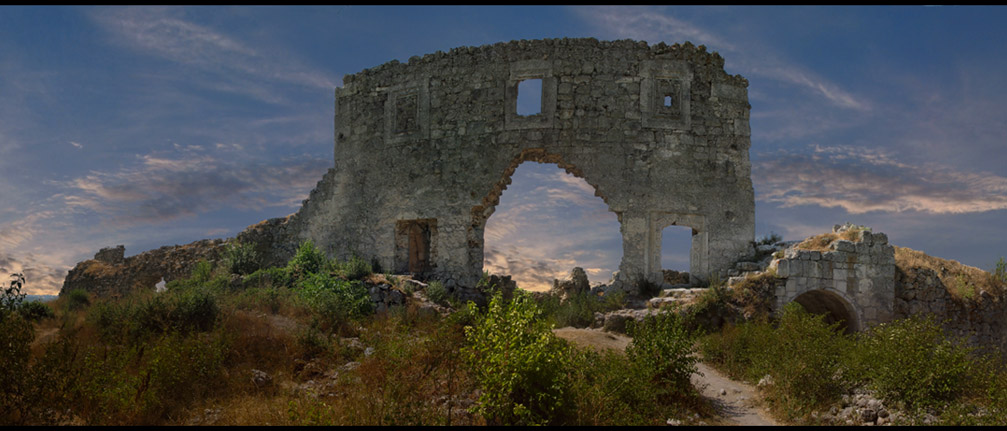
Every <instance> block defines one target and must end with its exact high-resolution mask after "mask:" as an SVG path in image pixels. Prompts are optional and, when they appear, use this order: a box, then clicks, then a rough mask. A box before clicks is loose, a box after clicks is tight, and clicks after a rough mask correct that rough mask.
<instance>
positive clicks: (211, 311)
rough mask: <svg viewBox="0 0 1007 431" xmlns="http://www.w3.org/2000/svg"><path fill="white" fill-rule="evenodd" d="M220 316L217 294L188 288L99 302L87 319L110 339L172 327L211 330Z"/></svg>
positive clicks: (140, 335)
mask: <svg viewBox="0 0 1007 431" xmlns="http://www.w3.org/2000/svg"><path fill="white" fill-rule="evenodd" d="M219 316H220V307H219V306H218V305H217V300H216V297H214V296H213V295H212V294H210V293H209V292H208V291H207V289H188V290H182V291H178V290H176V291H169V292H166V293H161V294H147V295H138V296H135V297H130V298H126V299H124V300H120V301H103V302H98V303H96V304H95V305H94V306H92V307H91V309H90V310H89V311H88V314H87V317H86V319H87V320H88V321H90V322H92V323H93V324H94V325H95V326H96V327H97V328H98V330H99V333H100V334H101V335H102V337H103V338H105V339H106V340H107V341H113V340H122V339H124V338H125V339H128V340H133V341H139V340H143V339H147V338H150V337H152V336H156V335H159V334H163V333H166V332H170V331H178V332H182V333H187V332H193V331H196V332H206V331H210V330H212V329H213V327H214V326H215V324H216V322H217V321H218V318H219Z"/></svg>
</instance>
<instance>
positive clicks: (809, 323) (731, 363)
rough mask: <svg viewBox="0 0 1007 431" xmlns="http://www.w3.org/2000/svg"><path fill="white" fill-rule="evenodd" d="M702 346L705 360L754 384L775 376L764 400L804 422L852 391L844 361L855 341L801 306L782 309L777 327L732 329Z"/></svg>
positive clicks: (748, 324) (764, 323)
mask: <svg viewBox="0 0 1007 431" xmlns="http://www.w3.org/2000/svg"><path fill="white" fill-rule="evenodd" d="M699 346H700V350H701V351H702V352H703V355H704V357H705V358H706V360H707V361H709V362H711V363H713V364H715V365H716V366H717V367H718V368H720V369H722V370H724V371H725V372H727V374H728V375H730V376H732V377H735V378H742V379H745V380H747V381H749V382H751V383H755V382H757V381H758V380H759V379H761V378H762V377H763V376H765V375H770V376H772V378H773V382H774V384H773V385H771V386H769V387H768V388H766V392H765V394H766V395H765V397H766V400H767V401H768V402H769V404H770V406H771V407H772V408H773V409H774V410H776V411H777V412H778V413H780V414H781V416H784V417H786V418H788V419H800V418H804V417H806V416H808V415H810V413H811V412H812V411H814V410H816V409H819V408H822V407H824V406H826V405H828V404H829V403H831V402H834V401H836V400H838V399H839V397H840V395H841V394H842V393H843V391H845V390H846V389H848V388H850V385H849V382H848V379H847V377H848V376H845V375H844V370H845V369H846V368H847V367H846V365H845V362H844V358H845V357H846V356H845V355H846V354H847V353H848V352H850V351H851V350H853V349H854V348H855V344H854V342H853V339H852V338H850V337H849V336H846V335H844V334H843V332H842V330H841V329H840V328H839V325H838V323H835V324H831V325H829V324H826V323H825V321H824V316H822V315H814V314H810V313H808V312H806V311H805V310H804V308H803V307H801V305H800V304H797V303H790V304H787V305H786V306H785V307H784V309H783V314H782V315H781V316H780V319H779V321H778V322H777V325H776V326H775V327H774V326H773V325H772V324H771V323H770V322H768V321H758V322H746V323H742V324H740V325H737V326H731V325H728V326H725V327H724V329H723V330H722V331H721V332H720V333H715V334H711V335H708V336H706V337H704V338H703V339H702V340H700V343H699Z"/></svg>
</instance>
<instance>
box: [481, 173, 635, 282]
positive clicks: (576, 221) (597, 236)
mask: <svg viewBox="0 0 1007 431" xmlns="http://www.w3.org/2000/svg"><path fill="white" fill-rule="evenodd" d="M516 165H517V166H516V167H515V168H514V170H513V171H510V170H509V171H508V172H507V173H506V178H505V180H504V181H503V182H502V183H501V184H502V188H501V189H500V190H499V195H498V196H496V202H490V203H492V205H493V206H492V207H490V208H487V210H488V211H486V210H484V211H483V212H482V213H481V214H485V215H486V216H487V217H488V218H487V219H486V220H485V225H484V229H483V238H484V243H483V248H482V251H483V253H482V257H483V261H482V263H483V269H484V270H486V271H488V272H490V273H493V274H501V275H510V276H511V277H512V279H513V280H515V281H516V282H517V284H518V287H520V288H522V289H525V290H533V291H544V290H548V289H549V288H551V287H552V284H553V280H554V279H560V280H563V279H566V278H567V277H568V276H569V275H570V270H571V269H573V268H574V267H578V266H579V267H581V268H583V269H584V271H585V273H586V274H587V276H588V280H589V281H590V282H591V284H592V285H596V284H604V283H608V281H609V280H610V279H611V277H612V273H613V272H614V271H616V270H618V269H619V263H620V260H621V258H622V236H621V234H620V230H619V220H618V217H617V216H616V214H615V213H613V212H611V211H609V209H608V205H607V204H606V203H605V202H604V200H603V199H600V198H599V197H597V196H596V193H597V192H596V190H595V188H594V187H593V186H591V185H590V184H588V183H587V182H586V181H585V180H584V179H582V178H579V177H578V176H575V175H573V174H572V171H574V169H573V168H572V167H566V166H563V164H562V162H559V161H552V160H551V159H548V158H545V159H543V158H539V157H525V158H523V159H519V160H517V163H516ZM561 166H562V167H566V169H562V168H561ZM481 214H475V215H476V216H477V219H476V221H477V222H478V221H479V220H478V216H479V215H481ZM490 214H492V216H490ZM474 227H476V226H474ZM471 245H472V244H470V246H471Z"/></svg>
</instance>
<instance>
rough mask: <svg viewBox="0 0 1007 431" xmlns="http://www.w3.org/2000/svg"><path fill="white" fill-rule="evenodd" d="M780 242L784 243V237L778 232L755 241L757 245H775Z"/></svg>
mask: <svg viewBox="0 0 1007 431" xmlns="http://www.w3.org/2000/svg"><path fill="white" fill-rule="evenodd" d="M780 241H783V237H782V236H780V234H778V233H776V232H770V234H769V235H767V236H764V237H762V238H759V239H758V240H757V241H755V245H773V244H776V243H778V242H780Z"/></svg>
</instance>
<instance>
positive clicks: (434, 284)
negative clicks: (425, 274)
mask: <svg viewBox="0 0 1007 431" xmlns="http://www.w3.org/2000/svg"><path fill="white" fill-rule="evenodd" d="M425 291H426V294H427V299H429V300H431V301H433V302H434V303H435V304H440V305H447V302H448V288H447V287H444V283H441V282H440V281H437V280H434V281H431V282H430V283H429V284H427V287H426V289H425Z"/></svg>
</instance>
